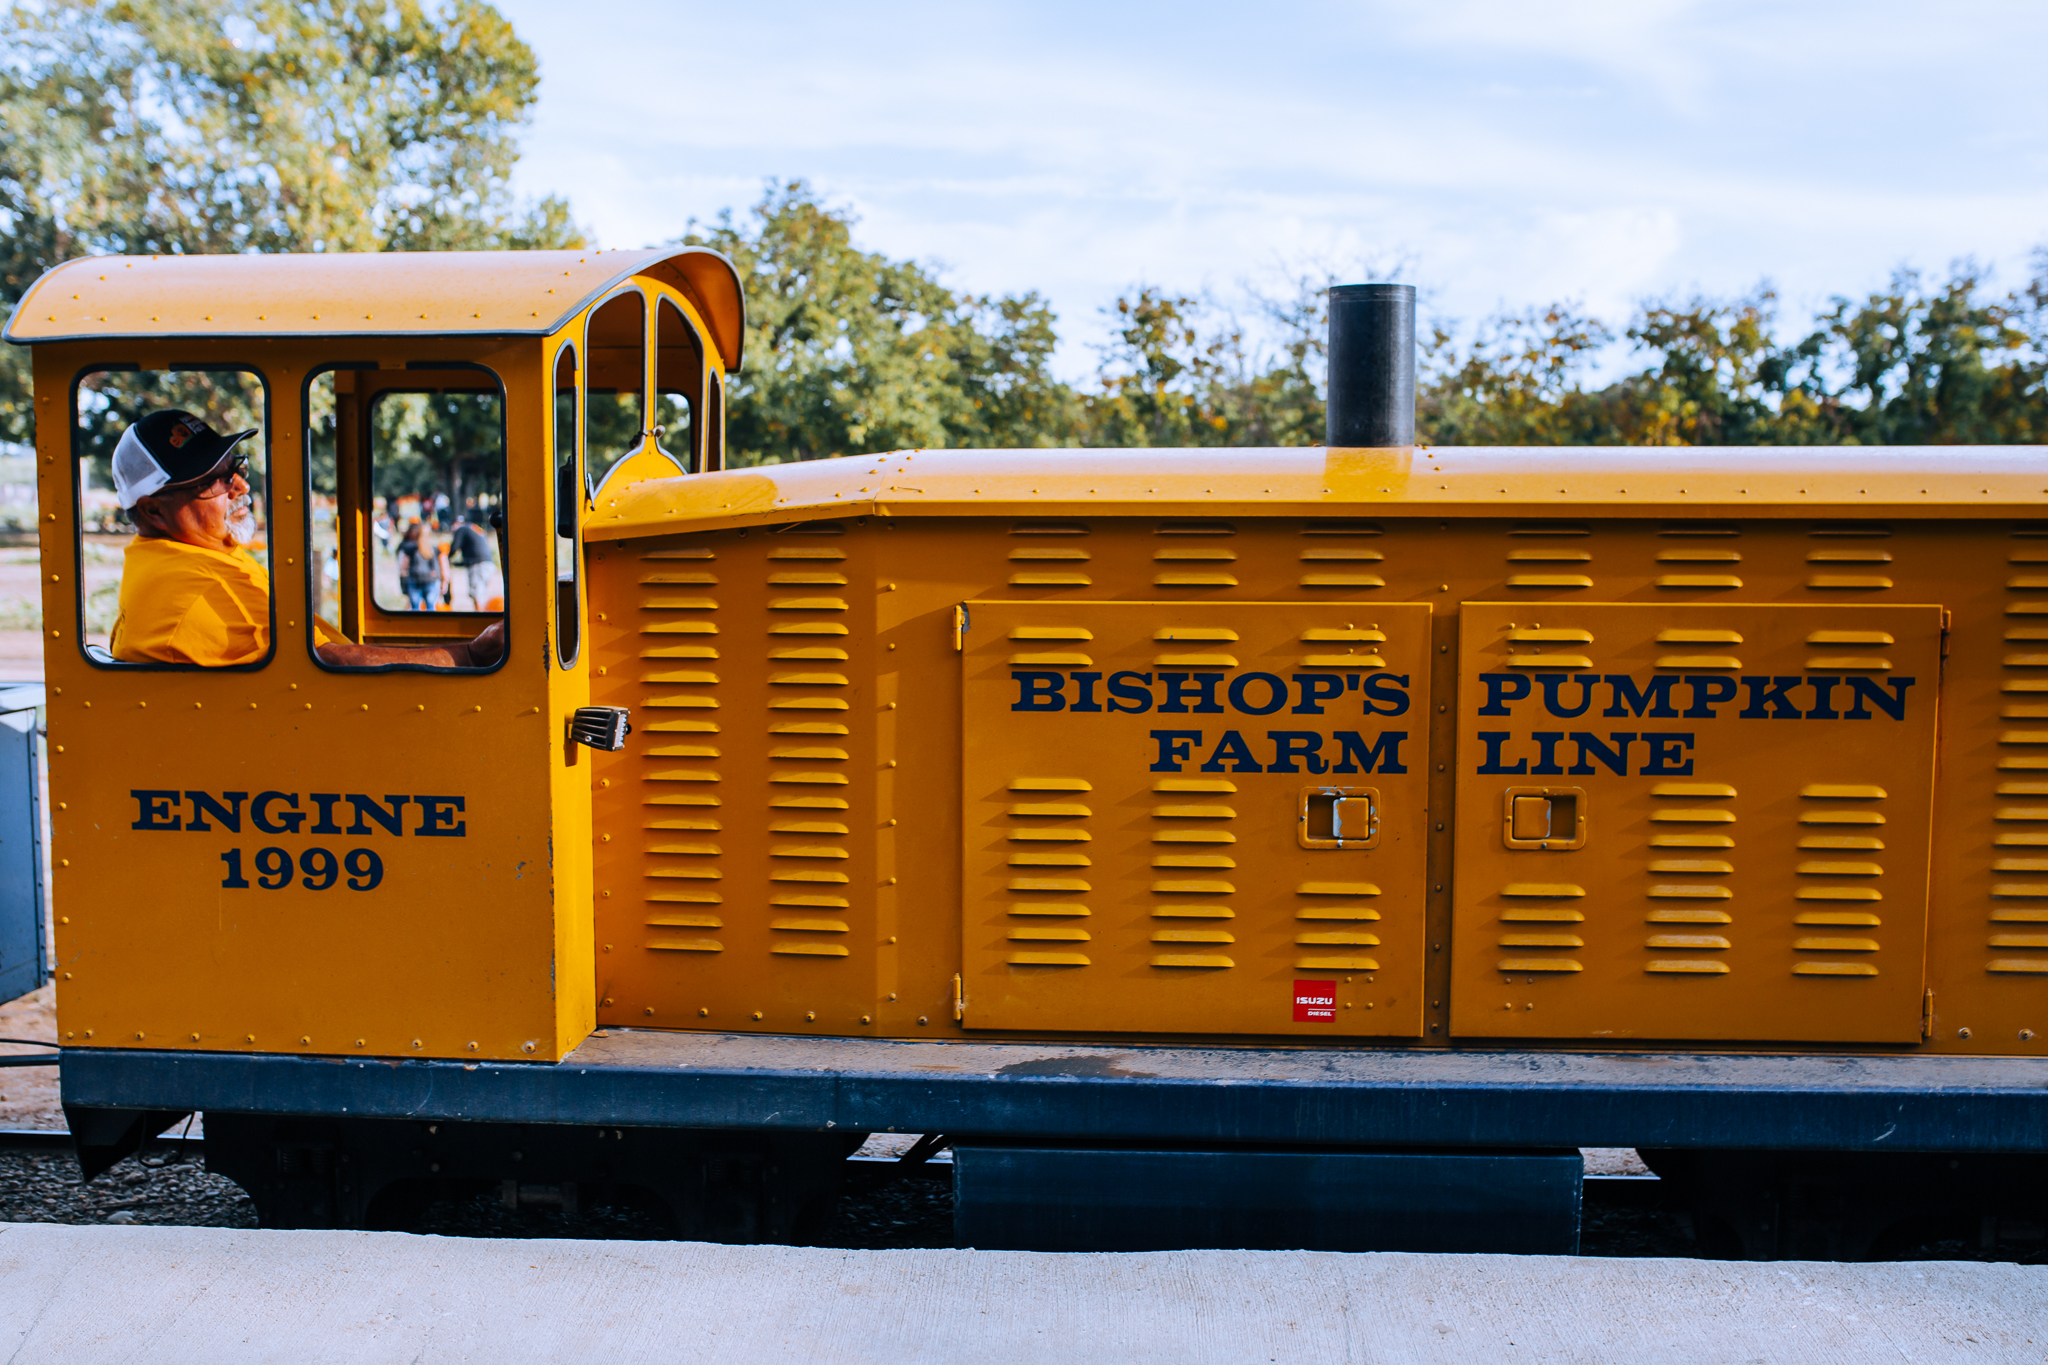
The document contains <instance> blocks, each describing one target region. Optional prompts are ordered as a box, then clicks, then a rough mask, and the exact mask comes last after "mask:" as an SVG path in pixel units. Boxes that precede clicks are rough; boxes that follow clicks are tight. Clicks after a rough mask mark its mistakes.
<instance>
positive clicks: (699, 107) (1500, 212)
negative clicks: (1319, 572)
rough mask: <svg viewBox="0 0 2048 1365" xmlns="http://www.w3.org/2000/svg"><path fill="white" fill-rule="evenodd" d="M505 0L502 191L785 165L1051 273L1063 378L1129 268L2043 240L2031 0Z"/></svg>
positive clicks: (1494, 261)
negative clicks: (512, 33)
mask: <svg viewBox="0 0 2048 1365" xmlns="http://www.w3.org/2000/svg"><path fill="white" fill-rule="evenodd" d="M499 3H500V6H501V8H502V9H503V10H504V11H505V12H506V13H507V14H508V15H509V16H510V17H511V19H512V20H513V22H514V24H515V25H516V26H517V27H518V29H519V31H520V33H521V35H522V36H523V37H524V38H525V39H526V41H527V42H528V43H530V44H531V45H532V46H533V47H534V49H535V50H536V52H537V53H538V54H539V57H540V61H541V73H542V86H541V98H540V105H539V109H538V112H537V116H536V118H535V121H534V126H533V128H532V130H531V131H530V133H529V134H528V136H527V139H526V143H525V145H526V157H525V160H524V162H523V164H522V167H521V170H520V172H519V177H518V182H517V183H518V187H519V189H521V190H522V191H523V192H526V193H529V194H541V193H559V194H564V195H566V196H567V197H568V198H569V200H570V201H571V204H572V205H573V208H574V211H575V214H576V217H577V219H578V221H579V222H581V223H583V224H585V225H586V226H587V227H588V228H590V229H591V230H592V231H593V232H594V233H595V235H596V237H597V239H598V243H599V245H603V246H638V245H643V244H648V243H654V242H659V241H663V240H667V239H669V238H671V237H674V236H676V235H678V234H679V233H680V232H681V231H682V230H683V228H684V225H685V224H686V223H687V221H688V220H689V219H690V218H692V217H693V216H694V217H696V218H699V219H704V218H710V217H712V216H715V215H716V214H717V212H718V211H719V210H720V209H722V208H725V207H728V206H731V207H733V208H736V209H744V208H745V207H746V206H747V205H749V204H751V203H752V202H754V200H755V199H756V198H758V197H759V194H760V190H761V185H762V182H763V181H764V179H766V178H769V177H785V178H786V177H795V176H801V177H804V178H807V179H809V180H810V181H811V182H812V183H813V184H815V185H816V186H817V187H818V188H819V189H820V190H821V191H822V192H823V193H824V194H825V195H826V196H827V197H828V198H829V199H831V200H833V201H834V202H837V203H840V204H843V205H846V206H848V207H850V208H852V209H853V210H854V211H855V212H857V213H858V214H859V216H860V219H861V225H860V227H859V228H858V230H857V238H856V240H858V241H859V242H860V243H861V244H862V245H864V246H866V247H867V248H869V249H871V250H878V251H884V252H887V253H889V254H891V255H894V256H909V257H915V258H917V259H919V260H921V261H925V262H927V263H929V264H933V265H936V266H938V267H940V268H942V271H943V274H944V277H945V278H946V279H947V280H948V282H949V283H951V284H953V285H954V286H955V287H957V288H963V289H970V290H974V291H976V292H1021V291H1023V290H1027V289H1037V290H1039V291H1041V292H1042V293H1044V294H1046V295H1047V296H1049V297H1050V298H1051V299H1052V301H1053V302H1054V304H1055V305H1056V306H1057V308H1058V310H1059V312H1060V315H1061V332H1062V335H1063V337H1064V338H1065V344H1064V347H1063V350H1062V354H1061V357H1060V369H1061V370H1062V372H1063V373H1065V374H1067V375H1068V376H1069V377H1074V376H1078V375H1080V374H1084V373H1086V372H1087V371H1088V370H1090V369H1091V368H1092V366H1093V364H1094V360H1095V353H1094V351H1093V350H1092V349H1091V348H1092V344H1093V343H1094V342H1096V341H1097V340H1099V338H1100V337H1101V336H1102V335H1103V332H1104V330H1105V329H1104V324H1103V321H1102V318H1101V314H1100V309H1101V308H1102V307H1103V306H1104V305H1106V304H1108V303H1109V302H1111V301H1112V300H1113V299H1114V298H1115V297H1116V295H1117V294H1118V292H1120V291H1122V290H1124V289H1126V288H1128V287H1129V286H1130V285H1132V284H1134V283H1136V282H1140V281H1143V282H1148V283H1152V284H1157V285H1161V286H1163V287H1166V288H1168V289H1171V290H1175V291H1179V292H1189V293H1196V292H1202V291H1208V292H1210V293H1212V294H1213V295H1214V296H1216V297H1217V298H1219V299H1221V300H1224V301H1225V302H1230V301H1232V300H1241V299H1242V298H1243V297H1244V289H1245V286H1247V285H1250V286H1252V287H1256V288H1264V289H1266V290H1269V291H1270V290H1273V289H1275V288H1278V287H1280V286H1281V283H1282V281H1284V279H1285V278H1286V277H1287V276H1288V275H1289V274H1290V273H1303V272H1310V271H1314V272H1317V273H1320V271H1321V270H1322V269H1323V268H1325V267H1327V268H1329V269H1331V270H1334V271H1335V272H1336V273H1337V274H1339V275H1341V276H1344V277H1347V278H1365V277H1367V275H1368V274H1372V273H1380V272H1381V271H1383V270H1384V268H1385V266H1386V265H1388V264H1389V263H1393V262H1400V263H1402V265H1403V276H1402V277H1403V278H1406V279H1409V280H1411V281H1413V282H1415V283H1417V284H1418V285H1420V286H1422V288H1423V289H1424V291H1425V298H1426V300H1427V301H1426V303H1425V310H1426V311H1428V312H1433V313H1436V314H1439V315H1444V316H1450V317H1456V318H1463V319H1466V320H1468V321H1469V320H1472V319H1476V318H1478V317H1480V316H1483V315H1484V314H1487V313H1489V312H1492V311H1494V310H1496V309H1500V308H1522V307H1527V306H1530V305H1534V304H1540V303H1547V302H1549V301H1552V300H1554V299H1572V300H1576V301H1578V302H1580V303H1582V304H1583V305H1584V306H1586V307H1588V308H1590V309H1591V310H1592V311H1594V312H1595V313H1597V314H1599V315H1601V316H1603V317H1605V318H1607V319H1608V320H1609V321H1611V322H1616V323H1619V322H1623V321H1625V320H1626V318H1627V315H1628V313H1629V312H1630V310H1631V308H1632V306H1633V305H1634V304H1635V303H1636V302H1637V301H1639V300H1641V299H1643V298H1645V297H1652V296H1654V297H1673V296H1685V295H1690V294H1692V293H1694V292H1699V291H1704V292H1707V293H1711V294H1730V293H1735V292H1738V291H1743V290H1746V289H1749V288H1751V287H1752V286H1754V285H1755V284H1756V283H1757V282H1758V281H1760V280H1765V279H1768V280H1770V281H1772V282H1773V283H1774V284H1775V285H1776V286H1777V287H1778V289H1779V291H1780V293H1781V295H1782V296H1783V297H1784V300H1785V312H1786V314H1787V315H1788V317H1790V318H1791V319H1792V320H1793V321H1794V322H1795V323H1796V322H1797V321H1800V320H1803V319H1804V317H1805V316H1807V313H1808V311H1809V310H1810V309H1811V308H1812V307H1813V306H1814V305H1816V304H1818V303H1820V302H1821V301H1823V300H1825V299H1826V298H1827V297H1828V296H1829V295H1832V294H1835V293H1850V294H1856V293H1861V292H1863V291H1867V290H1869V289H1872V288H1876V287H1878V286H1880V285H1882V284H1883V283H1884V281H1885V280H1886V278H1887V277H1888V275H1889V274H1890V272H1891V271H1892V269H1893V268H1895V267H1897V266H1899V265H1902V264H1905V265H1913V266H1918V267H1920V268H1922V269H1925V270H1929V271H1933V272H1942V271H1945V270H1946V269H1947V267H1948V265H1949V263H1950V262H1951V261H1952V260H1954V259H1956V258H1958V257H1962V256H1975V257H1976V258H1978V259H1979V260H1980V261H1982V262H1984V263H1986V264H1988V265H1990V266H1991V267H1993V268H1994V270H1995V271H1996V276H1995V278H1996V279H1997V281H1998V282H1999V283H2000V284H2002V285H2004V286H2008V287H2009V286H2012V285H2017V284H2019V283H2021V282H2022V281H2023V280H2024V279H2025V278H2026V277H2027V275H2028V274H2029V261H2028V257H2029V253H2030V251H2031V250H2032V249H2033V248H2035V247H2036V246H2040V245H2043V244H2048V80H2043V79H2042V78H2041V76H2040V71H2039V64H2040V60H2041V57H2042V55H2043V54H2044V52H2048V5H2044V4H2042V3H2040V2H2039V0H2032V2H2031V3H2011V2H2009V0H1945V3H1942V4H1938V5H1937V4H1931V3H1896V2H1895V0H1860V2H1859V3H1836V2H1835V0H1816V2H1815V3H1805V4H1801V3H1796V0H1793V2H1787V0H1780V2H1779V3H1775V4H1759V3H1749V2H1748V0H1718V2H1716V3H1690V2H1689V0H1634V2H1633V3H1626V4H1623V3H1595V2H1593V0H1552V2H1551V3H1545V4H1529V3H1526V0H1525V2H1524V3H1503V2H1501V0H1434V2H1433V3H1426V4H1411V3H1354V4H1348V5H1337V4H1320V3H1277V4H1275V3H1269V4H1267V5H1265V6H1263V7H1256V6H1248V5H1242V4H1236V5H1223V4H1214V3H1178V4H1154V3H1133V4H1093V5H1091V4H1079V3H1067V0H1037V2H1036V3H1032V4H1029V5H1024V4H976V3H962V2H961V0H952V2H951V3H923V2H922V0H920V2H918V3H900V4H893V5H871V6H858V5H847V4H843V3H842V4H816V3H810V0H782V2H781V3H776V4H773V5H744V4H741V5H733V4H727V5H722V6H716V7H714V6H710V5H704V4H699V3H694V2H692V3H660V4H657V3H643V2H642V0H585V2H584V3H580V4H568V5H565V4H561V3H559V0H554V2H553V3H541V0H499Z"/></svg>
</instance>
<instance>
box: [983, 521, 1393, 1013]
mask: <svg viewBox="0 0 2048 1365" xmlns="http://www.w3.org/2000/svg"><path fill="white" fill-rule="evenodd" d="M1341 531H1342V534H1341V535H1339V536H1332V537H1330V539H1329V541H1328V542H1327V543H1333V544H1335V545H1336V546H1337V547H1338V548H1340V549H1343V548H1348V547H1349V545H1350V538H1351V537H1353V536H1362V535H1363V534H1365V531H1364V529H1363V528H1361V527H1357V526H1353V525H1345V526H1343V527H1342V528H1341ZM1158 534H1159V538H1158V540H1157V541H1155V542H1154V543H1153V545H1152V546H1151V547H1150V549H1151V551H1152V554H1153V555H1154V556H1156V557H1155V558H1153V560H1152V562H1153V563H1154V564H1155V565H1166V566H1170V568H1169V569H1168V570H1162V572H1167V571H1171V572H1181V571H1183V569H1184V568H1186V566H1201V565H1222V566H1229V565H1232V564H1234V563H1236V562H1237V560H1236V554H1237V552H1238V549H1239V547H1238V546H1237V545H1235V544H1233V542H1232V540H1231V537H1232V536H1233V534H1234V531H1233V528H1231V527H1229V526H1227V525H1224V524H1220V523H1215V522H1170V523H1164V524H1162V525H1161V526H1159V527H1158ZM1348 562H1359V561H1348ZM1186 571H1188V572H1209V570H1205V569H1200V568H1192V569H1186ZM1219 572H1220V570H1219ZM1430 616H1431V613H1430V609H1429V607H1428V606H1426V605H1422V604H1407V603H1404V604H1398V605H1394V606H1382V605H1377V604H1376V605H1373V606H1370V607H1368V606H1364V605H1360V604H1344V603H1325V602H1313V603H1292V602H1268V603H1253V604H1244V605H1233V604H1223V603H1205V604H1199V605H1197V604H1190V603H1187V602H1184V601H1180V600H1178V599H1174V600H1168V601H1154V602H1135V603H1100V602H1097V603H1058V604H1056V603H1050V602H1044V603H1019V602H986V601H984V602H970V603H967V604H966V611H965V617H966V620H967V622H968V623H969V624H968V626H967V628H966V630H965V632H964V636H963V644H964V645H965V649H964V651H963V669H964V675H963V676H964V685H963V706H964V714H963V730H964V733H963V744H964V749H963V770H962V771H963V797H964V805H963V818H962V832H963V836H964V842H963V846H962V858H963V872H964V896H963V916H962V932H963V940H964V953H965V964H964V966H965V969H964V972H963V977H964V980H965V995H966V1000H967V1004H966V1007H965V1015H964V1020H963V1022H964V1023H965V1025H966V1026H967V1027H969V1028H1027V1029H1028V1028H1037V1029H1090V1030H1100V1031H1104V1032H1181V1033H1196V1034H1272V1033H1299V1034H1353V1035H1381V1036H1398V1037H1413V1036H1416V1035H1417V1034H1418V1033H1420V1032H1421V1027H1422V1024H1421V998H1420V997H1421V979H1422V966H1423V962H1424V959H1425V955H1426V953H1427V948H1426V945H1425V942H1424V938H1425V935H1424V932H1423V924H1424V913H1425V907H1426V901H1427V888H1426V887H1425V885H1424V880H1425V877H1426V869H1427V863H1426V830H1427V828H1428V810H1427V805H1428V801H1427V784H1428V775H1429V772H1430V771H1431V770H1430V766H1429V762H1428V751H1427V746H1428V724H1429V721H1428V717H1429V715H1430V709H1429V704H1428V676H1429V656H1430V650H1431V644H1430V637H1429V622H1430ZM1339 803H1349V804H1345V805H1343V806H1342V807H1341V809H1342V811H1343V812H1344V814H1343V815H1342V816H1341V818H1340V815H1339V810H1340V805H1339ZM1346 822H1348V823H1346ZM1340 828H1341V829H1342V830H1343V831H1344V833H1343V834H1342V836H1341V837H1340V836H1339V835H1338V833H1337V831H1338V830H1339V829H1340ZM1318 831H1320V833H1319V832H1318ZM1309 980H1314V981H1316V982H1317V983H1319V985H1320V984H1327V985H1328V986H1329V987H1330V988H1331V989H1332V990H1334V992H1335V993H1336V995H1337V997H1338V1000H1339V1004H1338V1007H1337V1009H1336V1015H1337V1017H1336V1018H1335V1019H1333V1020H1318V1021H1307V1022H1304V1021H1300V1020H1296V1019H1295V1017H1294V1013H1293V1009H1294V998H1295V995H1296V993H1297V991H1296V984H1297V982H1301V981H1309Z"/></svg>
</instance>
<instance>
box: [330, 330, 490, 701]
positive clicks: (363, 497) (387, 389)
mask: <svg viewBox="0 0 2048 1365" xmlns="http://www.w3.org/2000/svg"><path fill="white" fill-rule="evenodd" d="M451 370H460V371H468V372H471V373H475V374H481V375H483V376H485V377H486V378H488V379H489V380H490V383H491V386H492V387H493V388H494V389H495V391H496V393H497V396H498V458H499V462H500V466H501V471H502V472H501V476H500V499H501V505H502V503H503V500H504V499H506V498H509V495H510V491H511V490H510V485H511V479H512V461H511V455H510V445H509V443H510V440H511V419H510V413H509V411H508V409H509V407H510V403H511V398H510V394H509V393H508V391H507V389H506V386H505V378H504V376H503V375H501V374H499V373H498V372H497V371H496V370H494V369H492V368H491V367H490V366H488V365H484V364H480V363H478V362H476V361H473V360H409V361H407V362H406V363H405V365H404V367H403V368H402V369H401V370H398V371H393V370H391V369H389V368H387V367H385V366H383V365H380V364H378V362H376V361H374V360H370V361H363V360H343V361H329V362H325V363H322V364H319V365H315V366H313V367H311V368H310V369H309V370H308V371H307V372H306V377H305V379H304V380H303V381H302V382H301V384H300V386H299V431H300V441H301V455H302V466H303V478H302V482H303V483H304V485H305V489H304V494H303V496H304V500H305V513H304V520H305V531H304V534H305V546H306V553H305V556H304V557H305V560H306V573H305V583H306V633H305V640H306V655H307V657H308V658H310V659H311V660H312V661H313V666H314V667H316V668H318V669H320V670H321V671H323V672H326V673H337V674H346V675H349V676H360V675H364V674H377V673H428V674H436V675H441V676H453V677H481V676H484V675H487V674H491V673H496V672H497V671H498V670H499V669H501V668H503V667H504V666H505V665H506V664H507V663H509V662H511V659H512V575H511V558H512V539H513V537H512V534H511V526H510V524H509V523H510V518H509V517H508V518H507V523H508V524H507V526H506V528H505V530H506V534H505V536H504V538H503V539H502V541H500V542H499V559H500V561H501V562H500V563H499V565H498V576H499V578H500V579H501V580H502V581H503V583H504V603H505V605H504V607H503V608H502V609H501V610H499V611H495V612H479V611H465V612H423V611H400V612H393V611H390V610H388V609H387V608H384V607H382V606H380V605H379V604H378V603H377V602H376V600H375V588H374V586H372V587H371V588H370V589H369V596H368V599H367V600H365V601H361V602H358V603H357V605H356V615H357V616H358V618H359V623H362V624H367V623H368V622H369V621H370V620H371V618H372V617H373V616H376V617H388V618H391V619H392V620H393V621H395V622H398V623H403V622H405V621H407V620H423V619H449V620H456V621H463V620H467V621H474V622H477V623H479V625H478V628H479V629H482V628H483V626H486V625H489V624H490V623H491V622H492V621H496V622H499V623H500V624H502V625H503V626H504V629H505V648H504V650H503V651H501V652H500V653H499V655H498V659H497V661H496V662H495V663H491V664H485V665H483V666H481V667H475V668H463V667H455V666H444V665H441V664H414V663H388V664H335V663H329V662H327V660H325V659H323V658H321V657H320V649H319V645H320V635H319V631H318V629H317V628H316V626H315V625H314V622H315V621H316V620H317V619H318V616H319V613H318V610H317V608H318V604H319V596H318V584H319V579H318V575H319V574H320V573H321V572H323V568H322V566H320V565H318V564H316V563H315V562H314V561H315V560H316V558H317V552H316V550H315V544H314V538H313V504H314V497H315V494H314V491H313V385H314V384H315V383H317V382H318V381H319V380H320V379H322V378H323V377H326V376H328V375H333V374H336V373H344V372H345V373H353V374H393V373H398V374H420V373H424V374H434V373H446V372H448V371H451ZM446 391H448V386H447V385H445V384H439V385H430V384H425V383H421V384H415V385H412V386H407V385H404V384H393V385H389V386H380V387H379V388H378V389H377V390H376V392H375V393H374V394H373V395H371V396H370V397H369V399H368V401H366V402H364V403H363V404H362V412H361V414H360V415H359V418H358V422H359V426H358V431H357V435H356V441H357V444H358V445H359V447H360V449H359V450H358V451H357V452H356V455H355V456H354V458H356V459H358V460H359V461H360V465H361V467H360V470H359V471H358V477H359V479H360V480H361V486H360V487H358V488H356V489H354V490H352V491H353V496H354V498H355V511H356V513H357V514H358V515H360V516H361V517H363V518H364V519H365V520H367V517H368V513H369V509H370V506H371V502H372V499H373V497H374V494H373V493H372V492H371V488H370V483H369V480H370V479H371V477H372V475H373V471H372V468H371V461H372V455H371V451H370V448H369V446H370V431H369V428H368V426H367V424H366V423H367V417H368V412H369V408H370V406H371V405H372V404H373V403H374V402H375V401H376V399H377V398H379V397H382V396H383V395H384V394H385V393H435V392H446ZM486 391H487V390H486V389H485V387H484V386H481V385H479V386H478V387H477V389H475V390H474V392H486ZM336 426H337V431H336V449H335V466H336V469H335V486H336V494H335V496H336V503H335V516H336V519H337V522H339V521H340V520H341V519H342V518H343V517H344V516H345V515H347V510H346V509H347V508H348V507H349V505H350V504H349V501H348V497H347V496H346V494H345V491H344V489H343V485H342V481H341V464H342V458H341V449H340V432H339V417H338V416H337V419H336ZM341 546H342V548H343V549H344V550H346V549H347V547H348V537H347V535H346V534H344V535H343V536H342V537H341ZM351 553H352V555H353V556H356V557H360V558H362V559H363V560H364V561H365V562H366V563H367V562H368V561H369V558H370V556H371V553H372V552H371V550H370V546H369V542H368V541H367V539H365V540H364V541H363V542H362V544H360V545H358V546H357V547H355V549H354V551H352V552H351ZM363 633H364V634H368V633H369V632H368V631H367V630H365V631H364V632H363ZM474 633H475V632H470V633H469V634H449V635H447V636H445V637H442V636H438V635H437V636H436V637H435V640H434V642H435V643H441V642H443V641H444V640H445V642H446V643H449V644H457V643H461V642H462V641H465V640H467V639H469V638H471V635H473V634H474ZM356 643H371V644H376V643H387V642H380V641H375V640H371V641H367V642H365V641H357V642H356ZM406 643H408V644H413V643H419V642H418V641H417V640H414V641H407V642H406Z"/></svg>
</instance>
